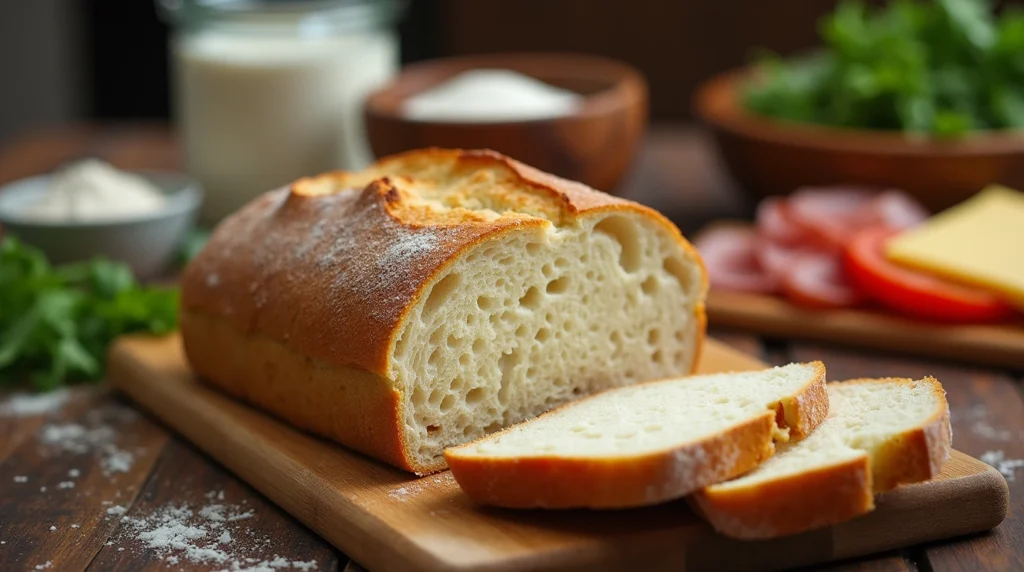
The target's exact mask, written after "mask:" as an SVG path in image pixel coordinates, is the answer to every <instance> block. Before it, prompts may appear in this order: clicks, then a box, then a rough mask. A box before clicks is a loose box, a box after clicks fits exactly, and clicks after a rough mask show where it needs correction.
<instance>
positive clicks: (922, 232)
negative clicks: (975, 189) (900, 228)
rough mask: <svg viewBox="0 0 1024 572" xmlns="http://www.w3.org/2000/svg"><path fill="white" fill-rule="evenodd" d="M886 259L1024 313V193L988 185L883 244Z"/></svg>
mask: <svg viewBox="0 0 1024 572" xmlns="http://www.w3.org/2000/svg"><path fill="white" fill-rule="evenodd" d="M885 254H886V256H887V257H888V258H889V260H891V261H893V262H896V263H899V264H903V265H906V266H910V267H914V268H917V269H920V270H923V271H926V272H930V273H934V274H938V275H942V276H945V277H947V278H949V279H951V280H955V281H958V282H963V283H965V284H974V285H977V286H981V287H984V288H986V289H988V290H991V291H993V292H995V293H999V294H1002V295H1003V296H1005V297H1006V298H1007V299H1008V300H1009V301H1010V302H1011V303H1013V304H1015V305H1017V306H1020V307H1021V308H1024V193H1020V192H1018V191H1014V190H1011V189H1008V188H1006V187H1001V186H991V187H988V188H986V189H985V190H983V191H982V192H980V193H978V194H977V195H975V196H974V197H972V198H970V199H968V200H967V201H964V202H963V203H961V204H959V205H957V206H955V207H953V208H950V209H948V210H946V211H943V212H941V213H939V214H937V215H935V216H934V217H932V218H931V219H929V220H928V221H927V222H925V223H924V224H922V225H920V226H918V227H916V228H914V229H913V230H910V231H907V232H905V233H903V234H900V235H898V236H896V237H895V238H893V239H892V240H890V241H889V242H888V244H887V245H886V249H885Z"/></svg>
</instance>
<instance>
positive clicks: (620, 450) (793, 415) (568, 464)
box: [445, 362, 828, 508]
mask: <svg viewBox="0 0 1024 572" xmlns="http://www.w3.org/2000/svg"><path fill="white" fill-rule="evenodd" d="M827 411H828V401H827V399H826V395H825V368H824V366H823V365H822V364H821V363H820V362H812V363H807V364H791V365H788V366H784V367H776V368H772V369H767V370H763V371H756V372H742V373H725V374H714V375H701V376H691V377H683V378H678V379H668V380H662V381H654V382H648V383H643V384H640V385H634V386H630V387H625V388H620V389H613V390H609V391H605V392H603V393H600V394H597V395H594V396H591V397H588V398H586V399H583V400H580V401H577V402H575V403H571V404H569V405H566V406H563V407H561V408H559V409H556V410H554V411H551V412H549V413H547V414H545V415H542V416H541V417H539V418H537V419H535V420H533V421H528V422H526V423H523V424H520V425H517V426H514V427H511V428H509V429H506V430H504V431H502V432H500V433H497V434H495V435H491V436H488V437H485V438H483V439H480V440H478V441H475V442H473V443H469V444H466V445H462V446H459V447H453V448H450V449H448V450H447V451H446V452H445V457H446V458H447V460H448V466H449V468H450V469H451V471H452V475H453V476H454V477H455V480H456V481H457V482H458V483H459V486H460V487H462V489H463V490H464V491H465V492H466V494H467V495H469V497H470V498H472V499H473V500H474V501H476V502H478V503H481V504H486V505H495V506H502V507H513V508H528V507H543V508H572V507H590V508H613V507H631V506H641V505H650V504H655V503H660V502H663V501H666V500H669V499H674V498H678V497H682V496H684V495H686V494H689V493H691V492H694V491H696V490H699V489H700V488H702V487H705V486H707V485H709V484H712V483H716V482H720V481H723V480H725V479H728V478H730V477H733V476H735V475H737V474H740V473H742V472H744V471H747V470H749V469H751V468H752V467H754V466H755V465H757V464H758V463H760V462H761V461H762V460H764V459H765V458H767V457H769V456H771V455H772V452H773V450H774V441H775V440H779V441H787V440H789V439H791V438H792V439H799V438H802V437H804V436H805V435H806V434H807V433H808V432H810V431H811V430H813V429H814V427H815V426H817V425H818V423H820V422H821V420H822V419H824V417H825V415H826V413H827Z"/></svg>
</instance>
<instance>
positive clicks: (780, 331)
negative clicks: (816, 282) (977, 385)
mask: <svg viewBox="0 0 1024 572" xmlns="http://www.w3.org/2000/svg"><path fill="white" fill-rule="evenodd" d="M707 311H708V323H711V324H714V325H715V327H722V328H736V329H740V330H744V331H748V332H754V333H757V334H762V335H767V336H778V337H783V338H793V339H803V340H813V341H823V342H834V343H839V344H844V345H849V346H859V347H862V348H869V349H878V350H886V351H898V352H903V353H906V354H914V355H918V356H923V357H934V358H949V359H956V360H961V361H965V362H971V363H976V364H982V365H994V366H999V367H1011V368H1024V324H1002V325H986V324H964V325H960V324H955V325H949V324H935V323H929V322H921V321H916V320H911V319H907V318H901V317H899V316H895V315H890V314H885V313H883V312H882V311H871V310H858V309H843V310H807V309H803V308H800V307H799V306H796V305H794V304H791V303H790V302H787V301H786V300H785V299H784V298H782V297H781V296H768V295H762V294H744V293H737V292H724V291H715V290H714V289H712V291H711V292H709V293H708V298H707Z"/></svg>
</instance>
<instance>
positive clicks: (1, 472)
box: [0, 390, 168, 570]
mask: <svg viewBox="0 0 1024 572" xmlns="http://www.w3.org/2000/svg"><path fill="white" fill-rule="evenodd" d="M46 423H47V425H46V427H49V428H51V429H61V428H64V429H65V430H66V428H67V427H69V426H75V425H77V426H81V427H82V428H83V429H85V430H97V429H98V428H102V427H103V426H107V427H110V428H112V429H113V431H114V432H115V434H116V438H115V439H114V441H113V444H114V445H116V447H117V448H118V449H120V450H123V451H127V452H129V453H131V454H132V455H133V458H132V462H131V466H130V468H129V469H128V470H127V471H125V472H110V471H104V469H103V466H102V463H101V459H102V457H103V454H104V452H103V451H102V450H97V449H98V448H97V447H95V446H90V447H88V448H87V449H86V450H85V451H84V452H78V451H66V450H61V449H60V447H55V446H53V445H49V444H44V442H43V441H41V440H40V439H39V438H38V431H34V432H33V434H32V435H31V436H29V437H27V438H25V439H24V440H23V441H22V442H21V443H20V445H18V446H17V448H16V449H15V450H14V451H13V452H12V453H11V455H10V456H9V457H8V458H7V459H6V460H4V462H3V464H2V465H0V539H3V540H4V541H5V543H6V544H5V545H4V546H3V548H4V549H3V550H0V570H23V569H32V568H33V567H35V566H37V565H45V563H46V562H50V563H51V564H50V566H51V568H52V569H53V570H84V569H85V567H86V566H87V565H88V564H89V562H90V561H91V560H92V559H93V556H94V555H95V554H96V553H97V552H99V550H100V548H101V547H102V546H103V544H104V542H106V540H107V538H108V537H109V535H110V533H111V532H112V531H113V530H114V528H116V526H117V522H116V521H113V520H109V519H106V518H105V517H106V511H107V508H108V506H109V505H110V504H111V503H112V504H119V505H128V504H131V502H132V501H133V499H134V498H135V497H136V495H138V493H139V490H140V489H141V488H142V486H143V483H145V481H146V479H147V477H148V475H149V472H150V470H151V469H152V467H153V464H154V463H155V461H156V459H157V457H158V455H159V454H160V451H161V450H162V449H163V447H164V445H165V444H166V442H167V439H168V435H167V433H166V432H164V431H161V430H160V429H159V428H158V427H156V426H155V425H154V424H153V423H151V422H150V421H148V420H147V419H145V418H144V417H143V416H141V415H139V414H138V413H136V412H135V411H134V410H133V409H131V408H129V407H127V406H126V405H125V404H124V403H122V402H121V401H120V400H119V399H115V398H112V397H111V395H110V394H109V393H106V392H100V391H96V390H89V391H88V395H85V396H83V398H81V399H76V400H74V401H72V402H70V403H69V404H67V405H66V406H65V407H64V408H63V409H62V410H61V411H59V412H56V413H54V414H53V415H51V416H48V417H47V418H46ZM36 426H37V427H38V425H36ZM44 429H45V427H44ZM100 430H102V429H100ZM76 475H77V476H76ZM15 476H25V477H27V479H28V480H27V482H24V483H18V482H14V477H15ZM62 482H63V483H73V487H71V488H66V485H65V486H62V485H60V483H62ZM105 503H107V504H105ZM51 527H53V529H51Z"/></svg>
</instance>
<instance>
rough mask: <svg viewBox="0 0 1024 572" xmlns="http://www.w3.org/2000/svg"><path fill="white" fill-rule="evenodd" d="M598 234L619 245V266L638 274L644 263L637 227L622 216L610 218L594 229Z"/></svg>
mask: <svg viewBox="0 0 1024 572" xmlns="http://www.w3.org/2000/svg"><path fill="white" fill-rule="evenodd" d="M594 230H595V231H596V232H600V233H602V234H605V235H607V236H608V237H609V238H611V239H612V240H614V241H615V242H617V243H619V266H621V267H622V269H623V270H625V271H626V272H630V273H633V272H636V271H637V270H639V269H640V265H641V263H642V262H643V254H642V252H641V248H640V237H639V236H638V234H637V230H636V225H634V224H633V222H632V221H630V220H628V219H626V218H625V217H621V216H610V217H608V218H606V219H604V220H602V221H601V222H599V223H597V226H595V227H594Z"/></svg>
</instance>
